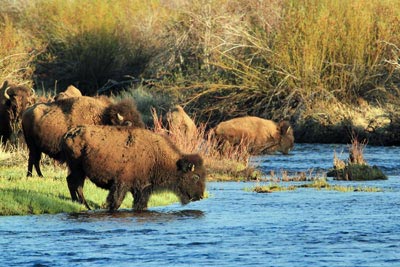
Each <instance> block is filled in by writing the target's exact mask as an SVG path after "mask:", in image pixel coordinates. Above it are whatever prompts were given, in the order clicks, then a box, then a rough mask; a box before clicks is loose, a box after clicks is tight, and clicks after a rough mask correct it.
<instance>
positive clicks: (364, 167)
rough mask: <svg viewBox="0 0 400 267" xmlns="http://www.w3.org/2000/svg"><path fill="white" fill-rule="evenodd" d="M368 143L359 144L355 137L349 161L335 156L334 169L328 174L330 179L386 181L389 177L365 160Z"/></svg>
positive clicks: (350, 148)
mask: <svg viewBox="0 0 400 267" xmlns="http://www.w3.org/2000/svg"><path fill="white" fill-rule="evenodd" d="M365 146H366V142H361V143H360V142H359V141H358V140H357V138H354V137H353V141H352V143H351V146H350V147H349V159H348V160H347V161H346V162H345V161H343V160H340V159H339V158H337V156H336V153H335V154H334V159H333V164H334V167H333V169H332V170H330V171H329V172H328V173H327V176H328V177H334V179H336V180H350V181H357V180H386V179H387V176H386V175H385V174H384V173H383V172H382V171H381V170H380V169H379V168H378V167H377V166H375V165H374V166H372V167H371V166H369V165H368V164H367V162H366V161H365V160H364V154H363V150H364V148H365Z"/></svg>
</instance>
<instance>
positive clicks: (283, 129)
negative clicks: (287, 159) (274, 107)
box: [215, 116, 294, 155]
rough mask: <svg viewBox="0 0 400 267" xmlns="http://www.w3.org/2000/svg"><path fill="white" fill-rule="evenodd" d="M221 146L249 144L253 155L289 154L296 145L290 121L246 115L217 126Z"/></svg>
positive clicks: (216, 132)
mask: <svg viewBox="0 0 400 267" xmlns="http://www.w3.org/2000/svg"><path fill="white" fill-rule="evenodd" d="M215 134H216V136H217V138H218V139H219V140H220V141H221V142H222V145H221V147H222V148H224V147H225V148H226V147H227V146H229V145H238V144H240V143H241V142H242V141H244V142H245V143H247V144H248V149H249V152H250V153H251V154H253V155H256V154H265V153H272V152H275V151H280V152H282V153H283V154H288V153H289V151H290V150H291V149H292V148H293V146H294V136H293V130H292V127H291V126H290V124H289V122H287V121H281V122H280V123H275V122H273V121H271V120H265V119H262V118H258V117H252V116H246V117H241V118H236V119H232V120H228V121H224V122H221V123H220V124H218V125H217V127H216V128H215Z"/></svg>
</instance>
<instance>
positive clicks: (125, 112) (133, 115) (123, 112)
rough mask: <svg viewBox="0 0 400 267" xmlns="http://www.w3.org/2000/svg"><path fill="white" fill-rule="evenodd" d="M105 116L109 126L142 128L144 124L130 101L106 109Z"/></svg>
mask: <svg viewBox="0 0 400 267" xmlns="http://www.w3.org/2000/svg"><path fill="white" fill-rule="evenodd" d="M106 114H107V116H108V120H109V123H110V124H111V125H120V126H132V127H137V128H144V123H143V121H142V117H141V115H140V113H139V111H138V110H137V109H136V105H135V103H134V102H133V101H132V100H128V99H126V100H122V101H120V102H119V103H116V104H112V105H110V107H108V108H107V110H106Z"/></svg>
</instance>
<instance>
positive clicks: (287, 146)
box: [278, 121, 294, 155]
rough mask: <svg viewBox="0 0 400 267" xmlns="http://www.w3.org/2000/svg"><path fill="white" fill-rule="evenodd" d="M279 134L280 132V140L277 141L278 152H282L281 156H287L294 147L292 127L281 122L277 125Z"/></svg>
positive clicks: (286, 122) (287, 123)
mask: <svg viewBox="0 0 400 267" xmlns="http://www.w3.org/2000/svg"><path fill="white" fill-rule="evenodd" d="M279 132H280V140H279V144H278V146H279V148H278V151H280V152H282V154H285V155H286V154H289V151H290V150H292V149H293V146H294V135H293V129H292V126H290V124H289V122H288V121H281V122H280V123H279Z"/></svg>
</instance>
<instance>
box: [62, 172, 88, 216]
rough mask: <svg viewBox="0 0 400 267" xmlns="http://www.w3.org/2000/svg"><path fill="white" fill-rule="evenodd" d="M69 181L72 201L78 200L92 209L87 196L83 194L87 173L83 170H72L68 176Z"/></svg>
mask: <svg viewBox="0 0 400 267" xmlns="http://www.w3.org/2000/svg"><path fill="white" fill-rule="evenodd" d="M67 183H68V189H69V193H70V195H71V199H72V201H77V202H79V203H81V204H84V205H85V206H86V208H87V209H88V210H90V206H89V204H88V203H87V202H86V199H85V196H84V195H83V185H84V183H85V174H83V173H82V172H77V171H75V172H74V171H71V173H70V174H69V175H68V176H67Z"/></svg>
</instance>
